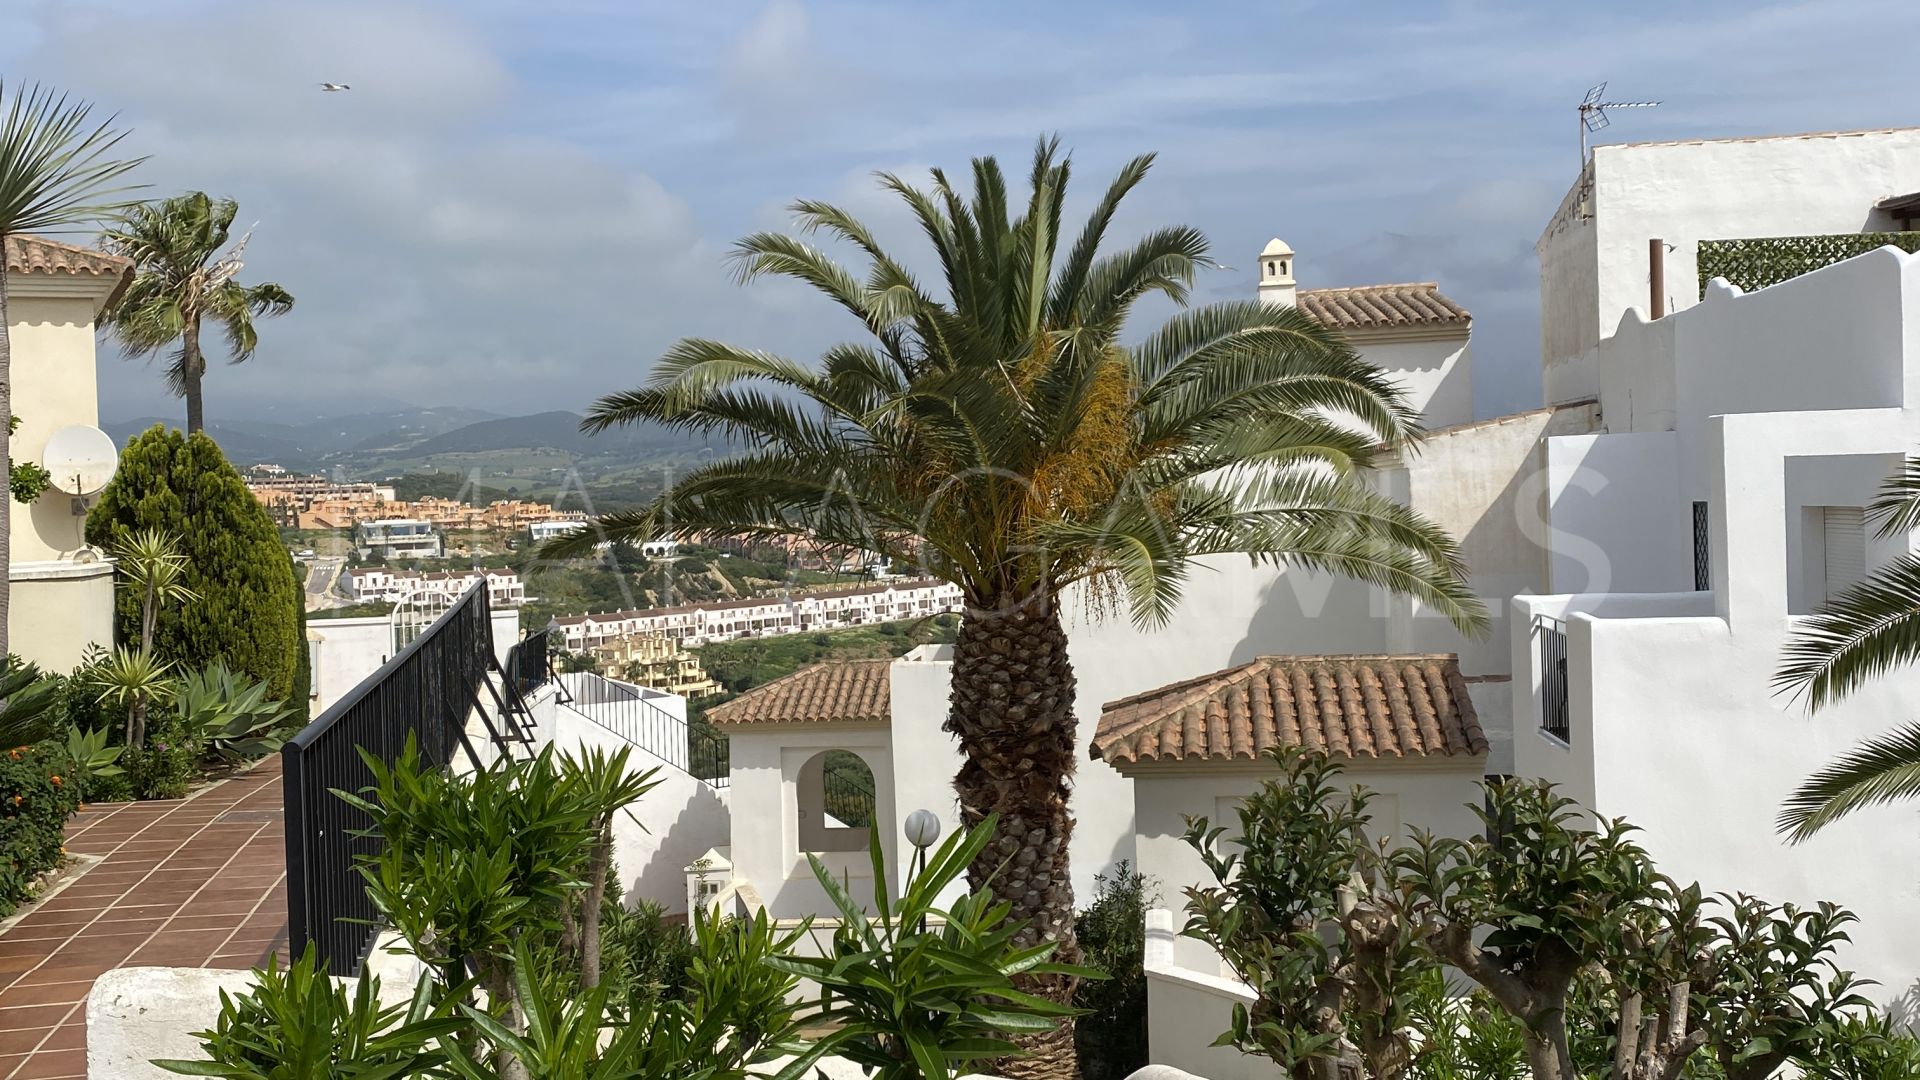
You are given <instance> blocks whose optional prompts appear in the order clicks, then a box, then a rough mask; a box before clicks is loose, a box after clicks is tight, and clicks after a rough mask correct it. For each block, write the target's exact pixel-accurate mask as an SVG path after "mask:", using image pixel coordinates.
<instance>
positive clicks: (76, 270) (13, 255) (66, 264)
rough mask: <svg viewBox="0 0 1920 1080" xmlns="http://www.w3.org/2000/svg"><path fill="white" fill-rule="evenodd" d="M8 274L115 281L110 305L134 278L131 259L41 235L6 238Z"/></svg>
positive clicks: (17, 235) (109, 299)
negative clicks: (58, 275) (62, 276)
mask: <svg viewBox="0 0 1920 1080" xmlns="http://www.w3.org/2000/svg"><path fill="white" fill-rule="evenodd" d="M6 262H7V272H8V273H11V274H67V275H69V276H78V275H80V274H86V275H89V276H92V277H108V278H113V279H115V280H116V281H117V282H118V284H116V285H115V287H114V290H113V296H111V297H109V298H108V301H107V302H108V303H112V302H113V300H114V299H117V298H118V297H119V295H120V290H121V289H122V288H125V287H126V283H127V281H128V280H130V279H131V278H132V276H133V260H132V259H126V258H122V257H121V256H118V255H109V254H107V253H106V252H104V251H97V250H95V249H93V248H83V247H79V246H77V245H74V244H63V243H61V242H60V241H58V240H49V239H47V238H46V237H44V236H28V235H19V234H16V235H10V236H8V237H7V238H6Z"/></svg>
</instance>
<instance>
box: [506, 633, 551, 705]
mask: <svg viewBox="0 0 1920 1080" xmlns="http://www.w3.org/2000/svg"><path fill="white" fill-rule="evenodd" d="M551 641H552V634H551V632H550V631H547V630H535V631H534V632H533V633H531V634H528V635H527V636H526V637H523V638H521V639H520V640H519V641H516V642H514V644H513V648H511V649H508V650H507V663H506V669H507V677H508V678H510V679H512V680H513V688H514V689H515V690H516V691H518V692H520V693H522V694H525V693H527V692H528V691H530V690H532V689H534V688H535V687H537V686H542V685H544V684H545V683H546V682H547V681H548V680H549V679H551V678H553V651H552V648H551V646H550V642H551Z"/></svg>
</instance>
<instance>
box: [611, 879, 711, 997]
mask: <svg viewBox="0 0 1920 1080" xmlns="http://www.w3.org/2000/svg"><path fill="white" fill-rule="evenodd" d="M609 877H610V880H611V883H610V885H609V887H608V889H607V895H606V898H605V900H604V902H603V912H602V914H601V923H602V928H601V931H600V933H601V937H602V940H603V942H604V944H603V951H602V953H601V965H602V967H603V968H604V970H605V976H604V977H605V981H606V983H607V985H608V987H609V988H610V992H611V996H612V999H613V1002H614V1004H616V1005H619V1006H622V1007H623V1008H624V1009H625V1010H626V1012H627V1013H628V1014H629V1015H635V1014H640V1015H644V1014H646V1013H650V1012H652V1011H654V1007H655V1006H656V1005H658V1004H659V1003H660V1002H662V1001H675V1000H679V999H680V998H681V997H682V996H684V994H685V993H686V983H687V972H688V970H689V968H690V967H691V966H692V964H693V936H692V935H691V934H689V933H688V932H687V927H686V925H685V924H684V923H682V922H678V921H673V922H669V921H668V920H667V917H666V913H665V911H664V909H662V908H661V907H660V905H659V904H656V903H654V902H653V901H651V900H642V901H640V902H639V903H638V904H635V905H634V906H633V907H627V906H626V905H625V904H623V903H622V902H621V897H620V889H619V887H618V882H619V875H618V874H612V875H609Z"/></svg>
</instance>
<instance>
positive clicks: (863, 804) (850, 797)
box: [820, 761, 874, 829]
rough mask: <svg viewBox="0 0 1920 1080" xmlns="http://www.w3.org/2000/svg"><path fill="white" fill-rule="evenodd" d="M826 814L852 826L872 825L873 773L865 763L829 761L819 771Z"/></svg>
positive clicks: (860, 827) (856, 827)
mask: <svg viewBox="0 0 1920 1080" xmlns="http://www.w3.org/2000/svg"><path fill="white" fill-rule="evenodd" d="M820 780H821V785H822V787H824V788H825V792H826V809H827V813H829V814H832V815H833V817H834V820H836V821H839V822H840V823H841V824H843V825H846V826H848V827H849V828H855V829H864V828H866V827H867V826H869V825H872V824H873V806H874V797H873V773H872V772H871V771H869V770H868V769H867V768H866V767H865V764H864V763H861V764H859V765H854V764H850V763H845V762H837V761H829V762H828V763H827V765H826V767H825V768H824V769H823V770H822V772H821V774H820Z"/></svg>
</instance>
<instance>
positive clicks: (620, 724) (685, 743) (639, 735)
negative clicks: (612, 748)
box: [564, 671, 728, 788]
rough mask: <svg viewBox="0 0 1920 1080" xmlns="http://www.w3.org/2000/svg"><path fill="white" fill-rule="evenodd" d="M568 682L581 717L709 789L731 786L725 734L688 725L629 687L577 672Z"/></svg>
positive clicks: (598, 676) (568, 678)
mask: <svg viewBox="0 0 1920 1080" xmlns="http://www.w3.org/2000/svg"><path fill="white" fill-rule="evenodd" d="M564 682H565V683H566V684H567V685H568V686H569V687H570V689H571V692H572V694H573V701H572V706H573V708H574V710H575V711H577V712H579V713H580V714H581V715H582V716H585V717H586V718H587V719H589V720H592V721H593V722H594V723H596V724H599V725H600V726H601V727H603V728H606V729H607V730H608V731H611V732H613V733H614V734H615V735H618V736H620V737H621V738H623V739H625V740H626V741H628V742H630V743H632V744H633V745H635V746H637V747H639V748H641V749H642V750H645V751H646V752H647V753H649V754H652V755H653V756H654V757H657V758H659V759H660V760H662V761H664V762H666V763H667V764H669V765H671V766H673V767H674V768H676V769H679V770H680V771H681V772H684V773H686V774H687V775H689V776H692V777H693V778H694V779H696V780H700V781H703V782H705V783H706V784H707V785H708V786H709V787H716V788H722V787H726V786H727V770H728V760H727V737H726V736H724V735H722V734H720V733H719V732H717V731H714V730H713V729H712V728H710V727H708V726H706V725H705V724H690V723H688V722H687V721H686V720H683V719H681V718H680V717H678V716H675V715H674V714H672V713H670V712H668V711H667V710H665V709H663V708H661V707H660V706H658V705H655V704H654V703H653V702H651V701H648V700H647V699H646V698H645V697H643V696H641V694H640V692H639V691H637V690H635V689H634V688H633V687H630V686H628V685H626V684H625V683H619V682H615V681H613V680H612V679H608V678H604V677H602V676H600V675H595V674H593V673H592V672H589V671H581V672H574V673H572V674H570V675H568V676H567V678H566V679H565V680H564Z"/></svg>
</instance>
